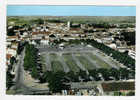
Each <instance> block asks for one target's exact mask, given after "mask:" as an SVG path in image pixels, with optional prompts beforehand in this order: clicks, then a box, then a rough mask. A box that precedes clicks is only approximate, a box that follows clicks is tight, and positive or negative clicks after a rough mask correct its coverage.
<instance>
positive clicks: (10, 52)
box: [6, 48, 17, 57]
mask: <svg viewBox="0 0 140 100" xmlns="http://www.w3.org/2000/svg"><path fill="white" fill-rule="evenodd" d="M6 54H11V55H12V56H14V57H16V55H17V50H16V49H15V48H6Z"/></svg>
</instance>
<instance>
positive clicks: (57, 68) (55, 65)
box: [51, 61, 63, 72]
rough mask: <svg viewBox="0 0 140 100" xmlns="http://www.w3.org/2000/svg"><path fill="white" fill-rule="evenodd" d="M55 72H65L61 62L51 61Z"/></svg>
mask: <svg viewBox="0 0 140 100" xmlns="http://www.w3.org/2000/svg"><path fill="white" fill-rule="evenodd" d="M51 67H52V71H53V72H58V71H63V65H62V64H61V63H60V62H59V61H51Z"/></svg>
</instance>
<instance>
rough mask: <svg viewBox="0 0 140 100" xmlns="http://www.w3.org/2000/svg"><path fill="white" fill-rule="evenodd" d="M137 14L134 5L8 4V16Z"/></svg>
mask: <svg viewBox="0 0 140 100" xmlns="http://www.w3.org/2000/svg"><path fill="white" fill-rule="evenodd" d="M44 15H45V16H136V7H134V6H114V7H113V6H48V5H47V6H44V5H42V6H37V5H32V6H31V5H28V6H27V5H26V6H25V5H24V6H23V5H18V6H17V5H8V6H7V16H44Z"/></svg>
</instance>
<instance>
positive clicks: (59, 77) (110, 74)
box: [39, 68, 135, 93]
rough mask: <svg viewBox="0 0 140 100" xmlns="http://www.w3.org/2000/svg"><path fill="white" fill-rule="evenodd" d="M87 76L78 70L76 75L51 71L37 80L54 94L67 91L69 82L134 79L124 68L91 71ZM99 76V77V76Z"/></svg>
mask: <svg viewBox="0 0 140 100" xmlns="http://www.w3.org/2000/svg"><path fill="white" fill-rule="evenodd" d="M88 72H89V74H88V73H87V72H86V71H82V70H80V71H79V72H77V73H74V72H73V71H70V72H68V73H65V72H63V71H58V72H52V71H46V72H44V73H43V75H42V76H41V77H40V78H39V80H40V82H41V83H45V82H48V83H49V89H50V90H51V91H52V92H54V93H56V92H61V90H64V89H67V90H68V89H69V86H68V85H66V83H69V82H80V81H84V82H88V81H102V80H104V81H109V80H121V79H123V80H124V79H125V80H128V79H130V78H134V77H135V72H134V71H132V70H127V69H126V68H120V69H115V68H111V69H104V68H100V69H93V70H89V71H88ZM100 75H101V76H100Z"/></svg>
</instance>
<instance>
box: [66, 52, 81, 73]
mask: <svg viewBox="0 0 140 100" xmlns="http://www.w3.org/2000/svg"><path fill="white" fill-rule="evenodd" d="M63 57H64V60H65V63H66V64H67V65H68V67H69V68H70V70H71V71H73V72H74V73H76V72H79V70H80V69H79V66H78V65H77V64H76V62H75V61H74V60H73V58H72V55H71V54H70V53H66V54H63Z"/></svg>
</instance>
